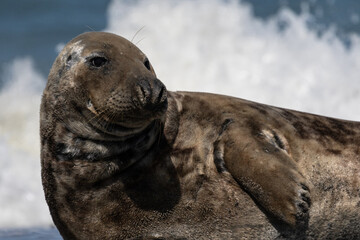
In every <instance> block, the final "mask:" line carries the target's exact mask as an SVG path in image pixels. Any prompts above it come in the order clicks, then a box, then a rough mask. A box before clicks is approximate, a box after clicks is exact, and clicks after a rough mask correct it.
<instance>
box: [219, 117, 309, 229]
mask: <svg viewBox="0 0 360 240" xmlns="http://www.w3.org/2000/svg"><path fill="white" fill-rule="evenodd" d="M249 136H251V137H249ZM220 158H223V160H224V163H225V166H224V168H225V169H227V170H228V171H229V172H230V173H231V175H232V176H233V177H234V178H235V180H236V181H237V182H238V183H239V184H240V185H241V187H243V188H244V190H246V191H247V192H248V193H249V194H250V195H251V196H252V197H253V198H254V199H255V201H256V202H257V203H258V204H259V205H260V206H261V207H262V208H263V210H264V211H265V212H266V213H267V214H268V216H270V218H273V219H274V220H275V222H276V221H278V222H279V223H280V225H279V228H280V230H284V231H287V230H289V229H290V230H291V231H292V230H295V229H296V230H297V231H298V230H300V229H304V228H306V226H307V222H308V217H309V211H308V210H309V207H310V193H309V188H308V186H307V184H306V180H305V178H304V177H303V175H302V174H301V171H300V169H299V168H298V165H297V163H296V161H295V160H294V159H293V158H292V156H291V154H290V150H289V147H288V143H287V141H286V139H285V138H284V137H283V136H281V135H279V134H278V133H276V132H275V131H274V130H271V129H267V128H263V129H261V128H252V127H249V126H248V125H247V126H245V127H244V125H242V124H237V123H236V122H234V123H232V124H230V125H229V126H228V129H227V130H226V131H224V132H223V133H222V136H221V140H220V141H219V142H218V143H217V146H216V147H215V163H220V162H221V159H220ZM217 166H218V171H221V166H220V165H219V164H217ZM279 220H280V221H279ZM283 223H285V225H284V224H283ZM284 226H285V228H283V227H284Z"/></svg>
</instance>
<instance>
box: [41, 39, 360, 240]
mask: <svg viewBox="0 0 360 240" xmlns="http://www.w3.org/2000/svg"><path fill="white" fill-rule="evenodd" d="M95 58H97V59H95ZM40 125H41V128H40V129H41V132H40V134H41V164H42V181H43V186H44V191H45V197H46V201H47V203H48V205H49V209H50V212H51V215H52V218H53V220H54V223H55V225H56V226H57V228H58V229H59V231H60V233H61V235H62V236H63V237H64V239H331V238H332V239H356V238H357V237H358V236H359V235H360V230H359V229H360V227H359V222H360V214H359V211H358V208H359V205H360V190H359V182H360V158H359V146H360V123H355V122H349V121H342V120H337V119H331V118H325V117H321V116H316V115H311V114H306V113H300V112H296V111H291V110H286V109H280V108H276V107H272V106H267V105H262V104H258V103H253V102H249V101H245V100H242V99H237V98H232V97H227V96H221V95H214V94H206V93H190V92H167V91H166V89H165V87H164V86H163V84H162V83H161V82H160V81H159V80H158V79H157V78H156V75H155V73H154V70H153V69H152V66H151V64H150V63H149V61H148V58H147V57H146V56H145V55H144V54H143V53H142V52H141V51H140V50H139V49H138V48H137V47H136V46H134V45H133V44H131V43H130V42H128V41H127V40H125V39H123V38H121V37H119V36H116V35H113V34H109V33H96V32H92V33H86V34H83V35H80V36H78V37H77V38H75V39H74V40H72V41H71V42H70V43H69V44H67V45H66V47H65V48H64V50H63V51H62V52H61V53H60V54H59V56H58V57H57V59H56V60H55V63H54V65H53V67H52V70H51V72H50V74H49V79H48V83H47V86H46V89H45V90H44V94H43V99H42V103H41V120H40Z"/></svg>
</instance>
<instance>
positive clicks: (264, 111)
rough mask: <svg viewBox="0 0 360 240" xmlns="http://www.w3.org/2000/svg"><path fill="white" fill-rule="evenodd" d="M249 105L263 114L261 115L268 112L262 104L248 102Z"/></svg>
mask: <svg viewBox="0 0 360 240" xmlns="http://www.w3.org/2000/svg"><path fill="white" fill-rule="evenodd" d="M249 106H250V107H251V108H253V109H256V110H257V111H258V112H259V113H261V114H263V115H267V114H268V112H267V109H266V108H265V107H264V106H262V105H260V104H257V103H256V104H255V103H254V104H249Z"/></svg>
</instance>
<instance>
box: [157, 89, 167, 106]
mask: <svg viewBox="0 0 360 240" xmlns="http://www.w3.org/2000/svg"><path fill="white" fill-rule="evenodd" d="M164 90H165V88H164V87H162V88H161V90H160V92H159V95H158V97H157V100H156V102H157V103H160V102H162V101H163V95H164Z"/></svg>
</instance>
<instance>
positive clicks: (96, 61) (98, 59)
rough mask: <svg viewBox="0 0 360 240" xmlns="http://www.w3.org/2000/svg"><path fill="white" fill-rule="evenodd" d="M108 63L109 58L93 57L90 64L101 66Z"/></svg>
mask: <svg viewBox="0 0 360 240" xmlns="http://www.w3.org/2000/svg"><path fill="white" fill-rule="evenodd" d="M105 63H107V59H106V58H104V57H93V58H91V59H90V65H91V66H93V67H101V66H103V65H104V64H105Z"/></svg>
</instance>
